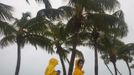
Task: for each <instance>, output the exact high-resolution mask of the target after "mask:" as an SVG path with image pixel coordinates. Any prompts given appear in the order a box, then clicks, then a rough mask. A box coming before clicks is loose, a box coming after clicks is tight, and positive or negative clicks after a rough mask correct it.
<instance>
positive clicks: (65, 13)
mask: <svg viewBox="0 0 134 75" xmlns="http://www.w3.org/2000/svg"><path fill="white" fill-rule="evenodd" d="M58 10H61V11H62V13H61V17H63V18H70V17H71V16H73V14H74V8H72V7H70V6H62V7H59V8H58Z"/></svg>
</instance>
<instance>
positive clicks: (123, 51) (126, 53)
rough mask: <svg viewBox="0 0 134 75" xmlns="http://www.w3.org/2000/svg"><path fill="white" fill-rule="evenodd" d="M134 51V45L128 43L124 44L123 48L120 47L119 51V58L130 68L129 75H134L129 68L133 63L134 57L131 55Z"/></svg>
mask: <svg viewBox="0 0 134 75" xmlns="http://www.w3.org/2000/svg"><path fill="white" fill-rule="evenodd" d="M133 50H134V43H128V44H124V45H123V46H121V47H120V49H119V50H118V58H119V59H123V60H124V61H125V63H126V65H127V67H128V70H129V75H132V73H131V69H130V66H129V62H132V60H133V57H132V55H131V52H132V51H133Z"/></svg>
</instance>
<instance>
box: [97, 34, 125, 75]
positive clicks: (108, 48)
mask: <svg viewBox="0 0 134 75" xmlns="http://www.w3.org/2000/svg"><path fill="white" fill-rule="evenodd" d="M100 41H101V43H100V44H99V45H100V46H99V47H100V49H101V53H102V54H103V53H104V54H105V55H106V54H107V55H106V58H107V59H106V60H107V61H111V62H112V63H113V66H114V70H115V75H117V72H119V71H118V69H117V67H116V61H117V56H118V51H120V50H119V49H120V47H121V46H123V45H124V43H123V42H122V41H120V40H118V39H117V38H115V37H109V36H106V37H104V38H103V39H101V40H100ZM119 73H120V72H119Z"/></svg>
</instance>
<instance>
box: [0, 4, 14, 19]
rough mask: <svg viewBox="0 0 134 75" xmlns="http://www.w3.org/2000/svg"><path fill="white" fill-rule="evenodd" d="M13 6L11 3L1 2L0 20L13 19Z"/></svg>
mask: <svg viewBox="0 0 134 75" xmlns="http://www.w3.org/2000/svg"><path fill="white" fill-rule="evenodd" d="M12 11H13V8H12V7H11V6H9V5H5V4H2V3H0V20H11V19H13V16H12V13H11V12H12Z"/></svg>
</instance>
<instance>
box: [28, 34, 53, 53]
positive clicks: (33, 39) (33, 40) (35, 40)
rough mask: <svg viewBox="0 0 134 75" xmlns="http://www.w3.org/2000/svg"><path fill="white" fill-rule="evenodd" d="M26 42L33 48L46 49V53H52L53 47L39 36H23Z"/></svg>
mask: <svg viewBox="0 0 134 75" xmlns="http://www.w3.org/2000/svg"><path fill="white" fill-rule="evenodd" d="M25 38H26V41H27V42H28V43H30V44H32V45H33V46H35V47H36V46H39V47H41V48H43V49H44V48H46V49H45V50H47V52H48V53H53V52H54V50H53V45H52V44H51V40H50V39H48V38H46V37H44V36H41V35H36V34H29V35H27V36H25Z"/></svg>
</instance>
